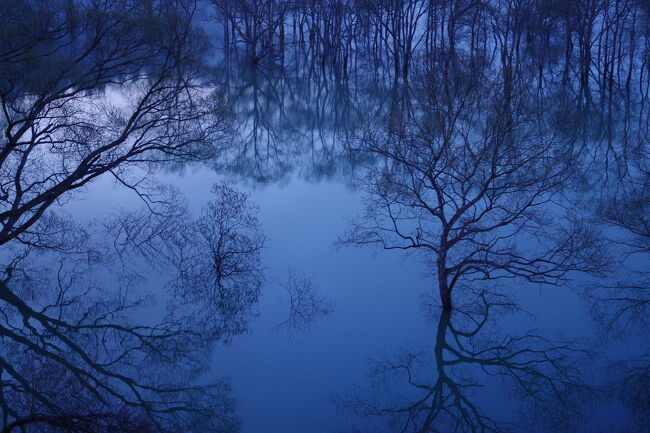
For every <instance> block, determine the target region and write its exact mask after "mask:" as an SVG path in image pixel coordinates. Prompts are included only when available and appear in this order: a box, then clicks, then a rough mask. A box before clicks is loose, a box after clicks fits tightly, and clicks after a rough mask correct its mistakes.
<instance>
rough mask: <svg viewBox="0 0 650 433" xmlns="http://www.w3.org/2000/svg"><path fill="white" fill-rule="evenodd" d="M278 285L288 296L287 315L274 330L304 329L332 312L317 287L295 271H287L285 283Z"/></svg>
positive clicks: (327, 301)
mask: <svg viewBox="0 0 650 433" xmlns="http://www.w3.org/2000/svg"><path fill="white" fill-rule="evenodd" d="M280 285H281V286H282V287H283V288H284V289H285V291H286V293H287V295H288V302H289V315H288V317H287V319H285V320H284V321H282V322H280V323H278V324H277V325H276V326H275V328H286V329H289V330H292V329H296V330H301V329H305V328H307V327H308V326H310V325H312V324H313V323H314V321H316V320H318V319H320V318H322V317H325V316H328V315H330V314H331V313H332V312H333V311H334V308H333V305H332V303H331V302H330V301H329V300H328V299H327V297H326V296H325V295H323V294H322V293H321V292H320V290H319V289H318V286H316V284H315V283H314V282H313V281H312V280H311V279H310V278H309V277H307V276H305V275H302V274H300V273H298V272H297V271H296V270H295V269H290V270H289V274H288V277H287V279H286V281H285V282H282V283H280Z"/></svg>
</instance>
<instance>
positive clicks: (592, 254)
mask: <svg viewBox="0 0 650 433" xmlns="http://www.w3.org/2000/svg"><path fill="white" fill-rule="evenodd" d="M429 78H430V81H428V85H427V86H425V87H424V88H418V89H416V90H415V91H416V92H418V94H419V95H421V98H420V99H419V101H420V102H419V104H418V105H417V108H416V109H415V110H414V114H413V115H411V116H406V117H404V116H402V117H401V120H400V122H397V123H395V122H393V121H390V122H388V121H387V122H386V124H374V123H373V124H371V126H370V127H369V128H368V129H367V132H366V133H365V134H363V135H362V136H361V137H360V143H361V148H362V150H366V151H368V152H371V153H373V154H375V155H377V156H379V158H380V163H379V164H378V167H377V168H373V169H371V170H370V174H369V175H368V176H367V178H366V182H365V192H366V204H367V206H366V211H365V213H364V214H362V215H361V216H360V217H359V218H357V219H356V220H355V221H353V222H352V224H351V227H350V229H349V230H348V232H347V233H346V234H345V235H344V236H343V237H342V238H341V242H342V243H343V244H351V245H377V246H379V247H380V248H384V249H396V250H404V251H407V252H410V251H418V252H421V253H423V254H424V257H425V260H426V261H427V263H428V264H429V265H430V269H431V271H432V273H433V274H434V275H435V276H436V278H437V286H438V290H439V292H440V298H441V301H442V305H443V307H444V309H446V310H449V309H451V308H452V292H453V290H454V288H455V287H456V286H457V285H458V283H459V282H460V281H462V280H463V279H482V280H492V279H497V278H514V277H519V278H523V279H526V280H528V281H531V282H535V283H542V284H560V283H562V282H563V281H565V280H566V278H567V276H568V273H569V272H571V271H574V270H594V269H597V268H598V266H600V265H602V262H603V258H602V251H600V250H599V248H598V247H599V243H598V240H597V237H596V236H595V233H594V232H593V230H591V229H590V228H589V227H588V226H587V225H586V224H584V223H583V222H582V221H580V219H579V218H578V217H577V216H576V215H571V213H570V211H569V209H568V205H569V204H570V202H569V201H567V200H562V188H563V186H564V185H565V184H567V183H568V182H570V181H571V176H572V164H573V162H574V160H573V158H572V155H571V153H570V152H569V151H567V150H568V149H565V148H563V146H562V143H561V141H560V140H559V139H558V137H557V136H556V135H555V134H554V133H553V131H552V129H549V128H548V127H547V125H546V124H545V117H544V115H543V113H541V112H539V111H536V110H533V109H532V108H531V107H530V105H529V103H528V99H527V97H528V95H527V94H526V93H525V92H524V91H523V90H522V89H518V90H517V92H518V94H519V97H517V98H514V97H511V98H505V97H504V94H503V91H502V89H500V88H499V87H496V86H493V87H492V88H490V87H488V86H483V85H480V84H479V83H477V82H475V81H474V80H473V79H467V78H466V77H465V76H463V75H461V76H458V77H456V78H455V79H454V80H453V81H452V82H450V83H447V85H446V86H444V88H439V87H438V86H436V84H435V80H434V79H433V77H429ZM484 78H485V80H486V81H487V80H488V78H487V77H484ZM487 82H489V81H487Z"/></svg>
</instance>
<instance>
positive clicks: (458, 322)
mask: <svg viewBox="0 0 650 433" xmlns="http://www.w3.org/2000/svg"><path fill="white" fill-rule="evenodd" d="M472 302H473V304H472ZM464 307H465V308H463V309H457V310H455V311H454V312H450V311H445V310H443V311H442V312H440V315H439V318H438V323H437V333H436V335H435V344H434V346H433V350H429V349H418V350H405V351H402V353H401V354H400V355H399V356H398V357H395V358H394V359H387V360H383V361H375V362H374V363H373V369H372V375H373V377H375V380H374V384H375V385H373V388H371V389H370V390H368V392H366V391H357V392H356V393H355V394H354V395H353V396H352V397H343V398H340V399H338V400H337V402H338V404H339V405H340V406H341V407H342V408H347V409H352V410H354V411H355V412H357V413H359V414H360V415H363V416H366V417H373V418H377V419H379V420H382V421H383V422H384V423H385V424H386V426H387V427H389V430H388V431H399V432H509V431H521V429H523V428H524V427H523V425H518V424H517V423H516V422H515V420H516V417H515V416H512V417H509V419H508V420H499V419H495V418H494V417H493V416H492V415H490V414H488V413H486V411H485V409H484V408H482V405H481V402H480V401H481V399H480V397H479V394H480V389H481V388H482V387H481V386H480V384H484V383H485V378H484V377H483V376H485V377H487V376H490V377H495V378H499V377H500V378H502V379H503V381H504V383H507V384H509V385H508V386H509V387H510V388H511V390H512V392H513V396H514V397H515V398H518V399H520V401H521V404H522V410H525V412H526V420H525V422H526V423H530V424H533V423H534V424H535V425H540V424H542V425H547V426H549V427H550V428H551V431H565V430H566V431H575V430H574V429H575V427H576V425H579V422H580V420H581V418H582V412H581V411H582V410H584V408H585V406H586V404H587V403H588V401H589V400H590V399H592V398H593V397H594V395H595V394H594V393H595V389H594V388H593V387H592V386H590V385H589V384H588V383H587V382H586V381H585V379H584V377H583V372H582V369H581V365H580V362H582V361H585V360H586V359H587V356H586V355H587V352H585V351H582V350H580V349H577V348H575V345H574V344H572V343H570V342H561V341H560V342H558V341H551V340H548V339H546V338H544V337H542V336H540V335H537V334H536V333H534V332H533V331H529V332H525V333H522V334H521V335H517V336H509V335H503V334H502V333H501V332H500V331H499V330H498V329H496V328H494V327H493V323H492V321H493V320H494V317H492V316H494V314H499V315H502V314H503V313H504V311H508V310H512V309H513V308H514V307H515V304H513V303H512V302H511V301H509V300H508V299H506V298H504V297H503V296H498V295H494V294H491V293H489V292H483V293H481V294H474V298H473V300H472V301H470V303H469V304H467V305H464ZM479 377H481V378H480V379H479ZM405 386H406V387H405ZM490 389H492V390H494V389H493V388H490ZM373 431H377V430H376V429H375V430H373Z"/></svg>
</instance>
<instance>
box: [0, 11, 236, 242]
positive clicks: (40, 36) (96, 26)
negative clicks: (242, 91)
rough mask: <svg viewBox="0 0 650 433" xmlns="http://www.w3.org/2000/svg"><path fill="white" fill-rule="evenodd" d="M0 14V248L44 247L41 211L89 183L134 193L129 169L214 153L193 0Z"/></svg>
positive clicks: (217, 123)
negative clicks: (117, 185)
mask: <svg viewBox="0 0 650 433" xmlns="http://www.w3.org/2000/svg"><path fill="white" fill-rule="evenodd" d="M8 3H11V4H12V5H14V6H13V7H9V5H8ZM2 9H3V10H7V11H8V14H7V15H4V16H3V20H2V22H1V23H0V26H1V28H0V33H2V35H3V38H4V40H5V42H7V43H6V45H4V46H3V52H2V54H0V70H1V71H2V74H1V75H2V78H1V79H0V108H1V114H0V127H1V128H2V130H3V134H2V138H0V173H1V179H0V221H1V222H2V229H0V245H4V244H6V243H8V242H10V241H13V240H17V241H19V242H24V243H28V244H29V243H34V242H41V241H45V240H44V239H43V238H42V237H39V233H38V231H39V230H38V229H35V228H34V225H35V224H37V223H38V222H39V221H40V220H41V217H42V216H43V215H44V214H45V212H46V211H47V209H48V208H50V206H52V205H53V204H55V203H60V202H62V201H65V200H67V199H69V198H70V197H71V194H72V192H74V191H78V190H80V189H82V188H83V187H85V186H86V185H87V184H88V183H89V182H91V181H92V180H94V179H96V178H98V177H99V176H102V175H105V174H108V175H112V176H113V177H115V179H117V181H119V182H123V183H125V184H126V186H128V187H130V188H133V189H136V190H137V187H138V185H137V184H128V183H127V181H126V180H125V176H126V174H127V173H128V170H127V168H128V167H133V166H140V167H141V168H144V169H145V170H146V169H147V168H148V167H150V165H151V164H153V163H156V162H160V161H165V160H179V159H180V160H184V159H188V158H196V157H205V156H209V155H211V154H212V153H213V151H214V148H215V143H218V139H219V138H220V136H221V134H222V132H223V119H224V117H223V109H222V104H221V102H220V101H219V99H218V98H217V97H215V96H214V95H213V94H212V93H211V91H210V89H209V87H207V84H208V83H207V82H206V80H205V79H203V78H202V73H203V67H202V66H201V64H202V62H201V56H202V54H203V53H204V51H205V48H206V44H205V42H204V41H205V39H204V38H203V37H202V35H201V34H200V32H199V31H198V30H197V29H196V28H195V26H194V25H193V23H192V16H193V14H194V9H193V3H192V2H186V1H184V0H157V1H151V2H131V1H126V0H124V1H121V0H120V1H116V2H109V3H106V2H85V1H54V2H46V3H43V2H38V1H21V2H18V3H15V2H3V4H2ZM26 28H29V31H27V32H26V31H25V29H26Z"/></svg>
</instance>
